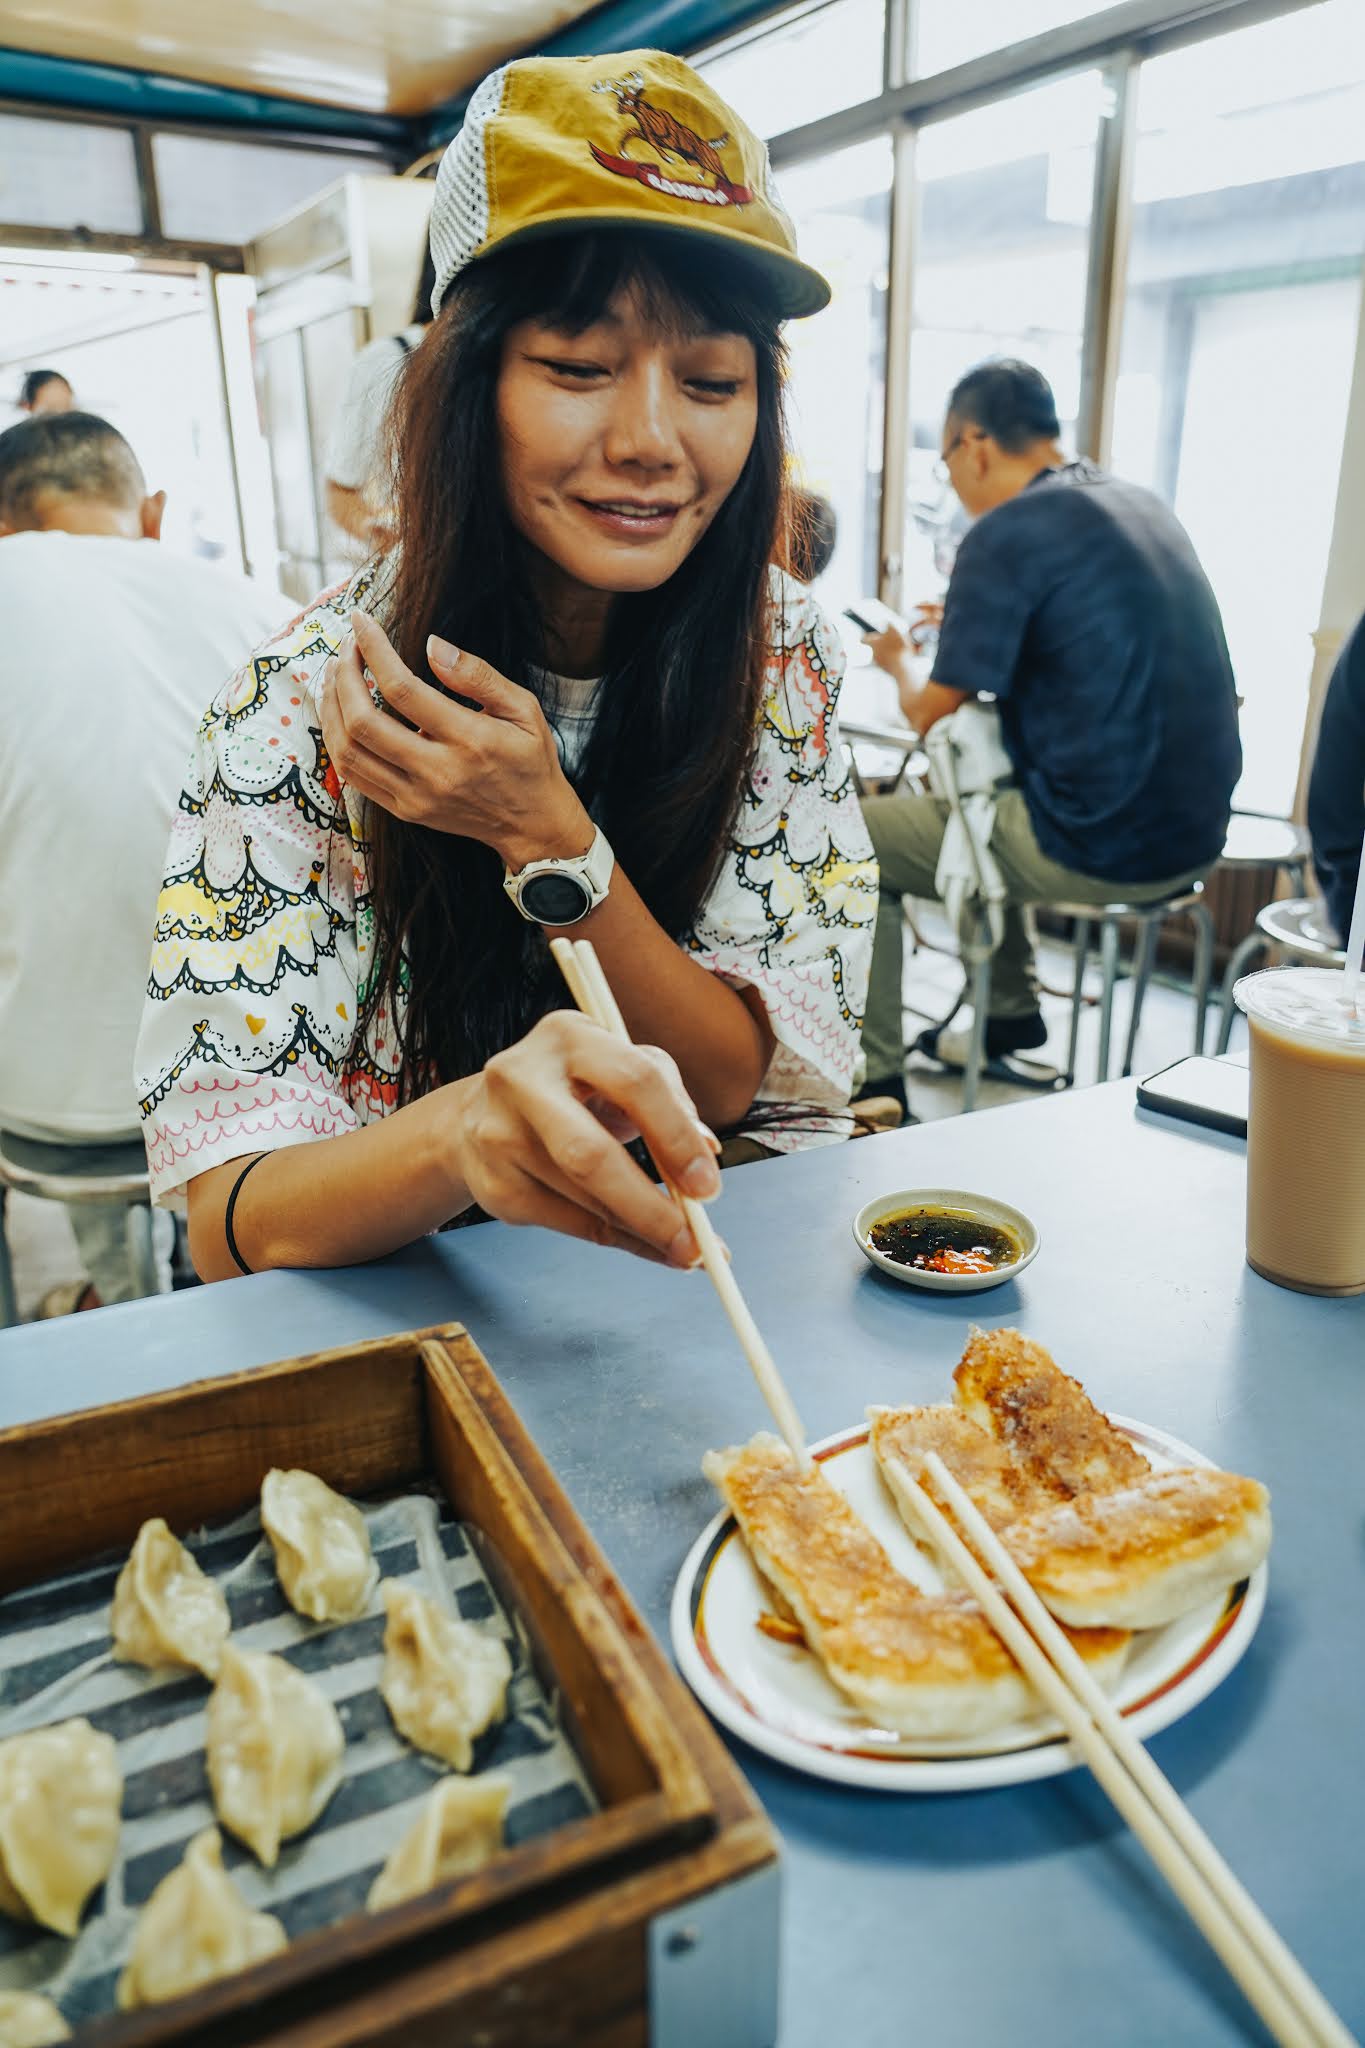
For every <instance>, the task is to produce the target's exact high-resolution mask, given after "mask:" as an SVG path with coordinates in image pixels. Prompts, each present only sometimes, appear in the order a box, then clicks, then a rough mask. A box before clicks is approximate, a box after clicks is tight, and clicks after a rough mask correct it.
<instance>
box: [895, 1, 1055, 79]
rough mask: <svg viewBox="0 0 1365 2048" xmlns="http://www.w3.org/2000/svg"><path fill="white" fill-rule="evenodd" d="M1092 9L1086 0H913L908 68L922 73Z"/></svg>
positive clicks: (981, 54)
mask: <svg viewBox="0 0 1365 2048" xmlns="http://www.w3.org/2000/svg"><path fill="white" fill-rule="evenodd" d="M1095 11H1096V10H1095V8H1094V7H1093V6H1092V5H1091V4H1090V0H914V12H913V17H912V18H913V21H914V25H915V43H914V50H913V52H912V58H913V69H914V71H915V72H916V74H917V75H918V76H919V77H921V78H927V77H929V76H930V74H931V73H933V72H935V71H947V70H948V69H949V68H950V66H952V65H954V64H966V63H967V62H968V61H969V60H970V59H971V58H973V57H984V56H985V55H986V53H987V52H988V51H990V50H1002V49H1005V48H1006V47H1007V46H1008V45H1009V44H1010V43H1022V42H1024V41H1025V40H1026V39H1027V38H1028V37H1029V36H1040V35H1042V34H1043V32H1044V30H1045V29H1050V28H1064V27H1065V26H1066V25H1067V23H1069V22H1073V21H1081V20H1083V19H1084V17H1085V16H1086V15H1087V14H1093V13H1094V12H1095Z"/></svg>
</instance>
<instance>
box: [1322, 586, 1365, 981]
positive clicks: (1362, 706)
mask: <svg viewBox="0 0 1365 2048" xmlns="http://www.w3.org/2000/svg"><path fill="white" fill-rule="evenodd" d="M1308 833H1309V837H1310V838H1311V840H1312V842H1313V865H1314V867H1315V868H1316V869H1317V874H1318V881H1319V882H1320V884H1321V885H1322V892H1323V895H1324V896H1325V897H1326V898H1327V907H1328V911H1329V913H1330V915H1331V918H1332V922H1333V923H1334V924H1335V926H1336V928H1337V936H1338V938H1339V939H1340V941H1341V943H1342V945H1343V946H1344V945H1345V943H1346V940H1347V938H1348V937H1349V933H1348V931H1347V926H1348V925H1349V924H1350V922H1351V911H1352V908H1353V905H1354V901H1355V890H1356V876H1357V874H1358V872H1359V869H1360V862H1361V842H1362V840H1363V839H1365V618H1363V619H1361V620H1360V621H1359V622H1358V624H1357V625H1356V628H1355V631H1354V632H1353V633H1352V634H1351V637H1350V639H1349V640H1348V641H1347V642H1346V645H1345V646H1344V647H1343V648H1342V650H1341V653H1340V654H1339V655H1338V656H1337V660H1336V665H1335V667H1334V668H1333V670H1332V675H1331V679H1330V681H1329V682H1328V685H1327V695H1326V697H1325V698H1324V700H1323V706H1322V722H1321V724H1320V725H1319V727H1318V738H1317V746H1316V749H1315V751H1314V755H1313V769H1312V774H1311V777H1310V779H1309V784H1308Z"/></svg>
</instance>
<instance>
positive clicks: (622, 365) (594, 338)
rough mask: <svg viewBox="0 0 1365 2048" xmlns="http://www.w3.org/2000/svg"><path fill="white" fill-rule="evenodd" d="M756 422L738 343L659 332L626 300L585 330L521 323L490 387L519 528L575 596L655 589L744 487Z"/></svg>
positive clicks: (752, 383)
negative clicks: (565, 331) (742, 480)
mask: <svg viewBox="0 0 1365 2048" xmlns="http://www.w3.org/2000/svg"><path fill="white" fill-rule="evenodd" d="M757 419H758V381H757V365H756V362H755V357H754V348H753V343H752V342H750V341H749V340H747V339H746V338H745V337H744V336H742V335H738V334H711V333H698V334H692V335H685V334H677V333H669V332H666V331H664V330H663V329H661V328H660V327H659V326H658V325H657V324H655V323H653V322H651V321H650V320H649V319H647V318H646V316H645V314H644V313H643V312H642V310H641V307H640V306H639V304H638V303H637V300H636V297H635V295H634V294H633V293H631V292H629V291H626V292H622V293H621V294H620V295H619V296H618V297H617V298H616V299H614V300H613V301H612V303H611V305H610V306H609V307H608V309H607V311H606V312H605V313H604V314H603V316H602V318H601V319H600V320H599V321H597V322H596V324H595V325H594V326H592V327H589V328H587V329H586V330H585V331H584V332H583V333H582V334H563V333H560V332H559V331H558V330H556V329H555V328H553V327H547V326H544V325H542V324H541V323H540V322H539V321H535V320H526V321H523V322H522V323H521V324H520V325H519V326H517V327H514V328H512V329H511V331H510V332H509V334H508V336H507V339H506V341H505V343H504V345H503V358H502V368H501V371H500V373H499V379H498V422H499V427H500V429H501V438H502V459H503V476H504V484H505V488H506V492H507V504H508V509H509V511H510V513H511V516H512V521H513V524H514V525H515V526H516V527H517V529H518V530H519V532H521V533H522V534H523V535H524V536H525V538H526V539H527V540H528V541H529V542H530V543H531V545H532V547H533V548H535V549H536V550H537V551H538V553H539V554H540V555H541V556H542V557H544V558H545V560H546V561H547V562H548V563H549V564H551V565H553V567H554V568H555V569H557V570H558V571H559V572H560V574H561V575H562V576H563V577H565V578H567V579H568V581H569V582H570V584H571V585H577V586H578V588H579V589H580V590H581V591H587V590H591V591H596V592H602V593H624V592H628V591H642V590H655V589H657V588H658V587H659V585H660V584H662V583H666V582H667V580H668V578H669V577H670V576H672V575H673V573H674V571H675V570H676V569H677V568H679V566H680V565H681V564H682V563H683V562H684V561H685V560H686V558H687V556H688V555H689V554H690V553H691V552H692V550H693V548H694V547H695V546H696V545H697V542H698V541H699V540H700V539H701V537H702V535H703V534H704V533H705V531H706V529H707V527H708V526H709V525H710V524H711V521H712V520H713V519H714V518H715V516H716V514H717V512H718V511H719V510H720V508H721V506H722V505H723V504H724V502H725V500H726V498H727V497H728V496H729V494H730V492H731V491H732V490H733V489H734V487H735V485H736V483H737V482H738V481H739V476H740V472H741V471H742V470H743V468H744V464H745V462H746V460H747V459H748V454H749V450H750V448H751V447H752V446H753V440H754V432H755V427H756V424H757Z"/></svg>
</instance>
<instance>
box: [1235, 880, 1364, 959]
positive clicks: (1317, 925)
mask: <svg viewBox="0 0 1365 2048" xmlns="http://www.w3.org/2000/svg"><path fill="white" fill-rule="evenodd" d="M1256 929H1257V930H1258V931H1260V932H1263V933H1264V934H1265V936H1266V938H1268V939H1269V940H1270V941H1271V942H1272V943H1273V944H1274V945H1276V946H1282V947H1283V948H1284V950H1285V952H1286V953H1293V954H1295V955H1297V957H1298V958H1299V959H1300V960H1317V961H1320V962H1321V963H1322V965H1323V966H1324V967H1344V966H1345V965H1346V950H1345V948H1344V947H1343V946H1339V945H1338V944H1337V939H1336V933H1335V932H1334V931H1333V930H1332V928H1331V926H1330V925H1329V924H1328V922H1327V913H1326V911H1325V910H1324V909H1323V906H1322V904H1321V902H1320V901H1319V899H1318V898H1317V897H1316V896H1296V897H1292V898H1289V899H1288V900H1287V901H1285V902H1281V903H1267V904H1266V906H1265V909H1264V910H1259V911H1257V913H1256Z"/></svg>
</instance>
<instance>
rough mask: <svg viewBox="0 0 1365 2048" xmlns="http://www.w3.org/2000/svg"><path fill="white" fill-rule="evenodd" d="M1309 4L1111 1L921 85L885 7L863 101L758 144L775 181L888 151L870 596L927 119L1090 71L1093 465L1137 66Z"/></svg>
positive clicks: (906, 319) (899, 457) (885, 563)
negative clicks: (882, 381)
mask: <svg viewBox="0 0 1365 2048" xmlns="http://www.w3.org/2000/svg"><path fill="white" fill-rule="evenodd" d="M831 4H833V0H813V4H807V5H804V6H803V5H799V4H798V5H796V6H792V5H785V6H782V7H781V8H778V9H775V10H773V11H772V12H770V13H768V14H766V15H763V16H761V17H760V18H759V19H758V20H757V21H756V22H751V23H749V24H748V25H747V26H746V27H745V28H744V29H743V30H742V31H741V32H739V33H738V34H735V35H731V36H727V37H726V38H724V39H723V40H720V41H717V42H714V43H711V44H708V45H706V46H705V47H704V48H699V49H695V50H693V51H692V52H691V53H690V54H691V56H692V59H693V61H700V62H703V63H704V62H705V61H706V59H707V58H710V57H719V56H722V55H729V54H730V53H731V52H733V51H734V50H736V49H740V48H742V47H744V46H745V45H747V44H749V43H753V42H757V41H760V40H762V39H763V38H765V37H767V36H770V35H775V34H780V33H781V31H782V30H783V29H784V28H786V27H788V26H789V25H790V24H791V23H793V22H794V21H798V20H801V19H803V18H805V17H806V16H808V15H810V14H813V13H817V12H819V11H820V10H821V8H823V7H825V6H829V5H831ZM1313 4H1314V0H1122V4H1120V5H1118V6H1113V7H1107V8H1103V9H1098V10H1096V11H1095V12H1093V13H1091V14H1088V15H1086V16H1084V17H1083V18H1082V19H1081V20H1078V21H1075V22H1071V23H1068V24H1065V25H1064V26H1063V27H1061V28H1055V29H1049V30H1046V31H1045V32H1044V33H1043V34H1041V35H1037V36H1032V37H1030V38H1028V40H1026V41H1024V42H1021V43H1016V44H1014V45H1012V46H1007V47H1005V48H1002V49H999V50H992V51H989V52H987V53H986V54H985V55H983V56H980V57H976V58H973V59H972V60H971V61H970V62H968V63H965V64H959V65H956V66H955V67H954V68H953V69H951V70H948V71H941V72H937V73H935V74H933V75H931V76H927V77H922V78H921V77H915V76H913V75H912V71H913V66H912V53H913V50H914V46H915V18H916V12H917V8H918V5H919V0H886V29H885V40H884V59H883V72H882V90H881V92H880V93H879V94H878V96H877V97H876V98H875V99H871V100H865V101H863V102H862V103H861V104H860V105H858V106H854V107H848V108H844V109H841V110H840V111H839V112H838V113H834V114H828V115H825V116H823V117H822V118H821V119H820V120H818V121H811V122H807V123H806V124H805V125H804V126H802V127H800V128H794V129H789V130H787V131H786V132H785V133H783V134H781V135H776V136H774V137H772V138H771V140H770V141H769V144H768V153H769V156H770V158H771V160H772V164H773V167H774V169H775V170H776V171H777V173H778V174H779V177H780V175H781V173H782V171H783V170H785V169H789V168H794V167H795V166H797V165H799V164H804V163H808V162H810V161H812V160H813V159H816V158H819V157H822V156H826V155H830V154H833V153H834V152H835V151H837V150H841V149H846V148H848V147H849V146H850V145H851V144H853V143H857V142H864V141H867V140H869V139H870V138H872V137H873V136H876V135H879V134H889V135H890V137H891V140H892V144H893V149H894V173H893V182H892V189H891V221H890V232H889V246H888V252H887V259H888V291H887V301H886V400H885V411H884V417H883V445H882V503H881V542H880V552H879V572H880V573H879V595H880V597H881V599H882V601H883V603H885V604H888V605H890V606H892V607H893V608H899V607H900V606H901V604H902V601H903V598H904V592H903V589H902V547H903V541H904V520H905V496H906V477H907V469H908V455H909V449H908V433H909V420H910V354H911V347H912V334H911V327H912V312H913V282H912V280H913V271H914V222H915V217H916V209H917V205H918V188H917V181H916V175H915V142H916V137H917V136H918V134H919V132H920V130H921V129H922V128H925V127H927V126H929V125H930V124H931V123H933V122H935V121H941V120H945V119H948V118H949V117H951V116H952V115H955V114H961V113H966V112H968V111H970V110H971V109H973V108H977V107H983V106H987V105H990V104H991V103H993V102H995V101H999V100H1003V99H1006V98H1008V97H1010V96H1011V95H1012V94H1013V93H1016V92H1020V91H1023V90H1026V89H1028V88H1030V87H1033V86H1037V85H1042V84H1046V83H1048V82H1050V81H1051V80H1053V79H1058V78H1062V77H1065V76H1066V75H1067V74H1068V73H1069V72H1075V71H1080V70H1090V69H1099V70H1100V71H1101V73H1102V75H1103V77H1104V80H1105V84H1106V87H1107V89H1108V94H1109V105H1108V107H1107V109H1106V111H1105V113H1104V114H1103V116H1102V117H1101V121H1100V126H1099V134H1098V137H1097V147H1096V151H1095V177H1094V192H1093V203H1092V207H1091V215H1090V236H1089V247H1088V254H1087V261H1086V287H1085V318H1084V327H1083V333H1082V344H1081V410H1080V420H1079V425H1078V431H1077V442H1078V452H1079V453H1080V454H1083V455H1088V456H1090V457H1091V458H1092V459H1093V460H1095V461H1097V462H1103V461H1104V460H1105V459H1106V457H1107V455H1108V452H1109V446H1110V440H1111V436H1112V429H1113V413H1114V394H1115V387H1116V383H1117V378H1118V363H1119V350H1120V347H1121V344H1122V335H1123V312H1124V290H1125V280H1126V273H1127V257H1128V235H1129V223H1130V217H1131V202H1132V188H1133V165H1134V159H1135V155H1136V144H1137V134H1136V108H1137V92H1136V87H1137V79H1138V74H1139V71H1140V68H1141V65H1142V63H1143V60H1144V59H1146V58H1149V57H1155V56H1162V55H1164V54H1165V53H1166V52H1167V51H1169V50H1174V49H1180V48H1182V47H1184V46H1185V45H1187V44H1190V43H1196V42H1206V41H1212V40H1214V39H1216V38H1217V37H1218V36H1220V35H1225V34H1229V33H1232V32H1233V31H1235V30H1237V29H1239V28H1245V27H1248V26H1251V25H1252V24H1254V23H1256V22H1260V21H1265V20H1269V19H1272V18H1274V17H1277V16H1281V15H1288V14H1293V13H1297V12H1299V11H1300V10H1301V9H1303V8H1305V7H1309V6H1312V5H1313Z"/></svg>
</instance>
